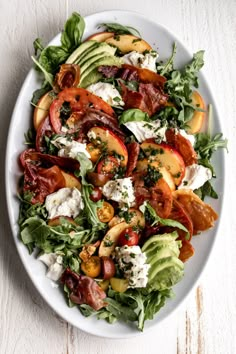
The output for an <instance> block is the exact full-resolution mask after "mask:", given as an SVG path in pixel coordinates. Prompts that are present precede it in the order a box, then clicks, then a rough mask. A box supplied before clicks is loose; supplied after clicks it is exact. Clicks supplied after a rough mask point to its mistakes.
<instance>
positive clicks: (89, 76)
mask: <svg viewBox="0 0 236 354" xmlns="http://www.w3.org/2000/svg"><path fill="white" fill-rule="evenodd" d="M121 63H122V61H121V60H120V59H119V58H118V57H115V56H106V57H103V58H100V59H99V60H97V61H96V62H94V63H93V64H92V65H90V66H89V67H88V68H87V70H86V71H84V72H83V74H82V75H81V78H80V84H79V86H80V87H87V86H89V85H91V84H94V83H95V82H98V81H99V80H100V79H101V78H102V74H100V73H99V72H98V70H97V68H98V66H100V65H117V66H120V65H121Z"/></svg>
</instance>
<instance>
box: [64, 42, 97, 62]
mask: <svg viewBox="0 0 236 354" xmlns="http://www.w3.org/2000/svg"><path fill="white" fill-rule="evenodd" d="M97 43H98V42H96V41H86V42H84V43H82V44H81V45H80V46H79V47H78V48H77V49H76V50H75V51H74V52H73V53H72V54H71V55H70V56H69V58H68V59H67V61H66V64H73V63H75V62H76V61H77V60H78V58H79V57H80V55H81V54H83V53H84V52H85V51H86V50H88V49H89V48H91V47H92V46H94V47H96V46H97Z"/></svg>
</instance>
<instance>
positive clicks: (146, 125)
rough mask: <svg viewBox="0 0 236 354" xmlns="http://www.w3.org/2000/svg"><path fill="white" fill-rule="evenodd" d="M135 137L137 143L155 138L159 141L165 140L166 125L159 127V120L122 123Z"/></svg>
mask: <svg viewBox="0 0 236 354" xmlns="http://www.w3.org/2000/svg"><path fill="white" fill-rule="evenodd" d="M124 125H125V126H126V128H128V129H129V130H130V131H131V132H132V133H133V134H134V136H135V137H136V139H137V140H138V142H139V143H142V142H143V141H144V140H146V139H150V138H156V139H159V140H160V142H161V141H165V140H166V135H165V133H166V129H167V128H166V127H161V122H160V120H156V121H154V122H145V121H140V122H127V123H125V124H124Z"/></svg>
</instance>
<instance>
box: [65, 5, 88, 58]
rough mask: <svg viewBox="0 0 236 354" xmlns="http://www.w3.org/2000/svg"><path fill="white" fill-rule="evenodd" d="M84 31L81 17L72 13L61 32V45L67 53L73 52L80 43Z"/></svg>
mask: <svg viewBox="0 0 236 354" xmlns="http://www.w3.org/2000/svg"><path fill="white" fill-rule="evenodd" d="M84 29H85V22H84V19H83V17H82V16H80V15H79V14H78V13H77V12H73V14H72V15H71V17H70V18H69V19H68V20H67V21H66V24H65V29H64V31H63V32H62V36H61V44H62V47H63V49H64V50H66V51H67V52H70V53H71V52H73V51H74V50H75V49H76V48H77V47H78V46H79V45H80V43H81V40H82V37H83V34H84Z"/></svg>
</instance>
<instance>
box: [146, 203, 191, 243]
mask: <svg viewBox="0 0 236 354" xmlns="http://www.w3.org/2000/svg"><path fill="white" fill-rule="evenodd" d="M139 209H140V211H141V212H142V213H143V214H145V218H147V219H151V226H154V225H156V224H162V225H165V226H171V227H177V228H178V229H180V230H183V231H185V232H186V239H188V238H189V232H188V230H187V229H186V227H185V226H184V225H182V224H181V223H180V222H178V221H176V220H172V219H163V218H161V217H160V216H158V215H157V213H156V211H155V209H153V207H152V206H151V205H150V204H149V203H148V202H144V203H143V204H142V205H141V206H140V207H139Z"/></svg>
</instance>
